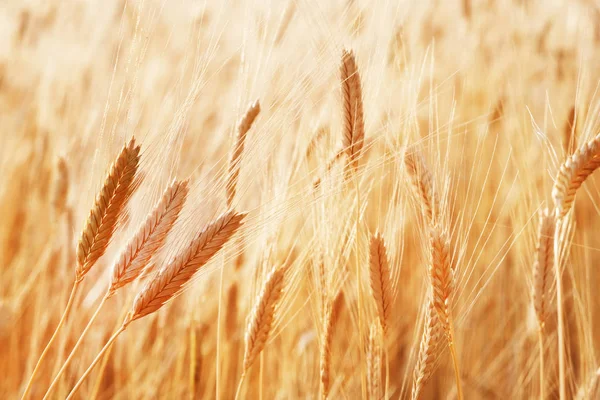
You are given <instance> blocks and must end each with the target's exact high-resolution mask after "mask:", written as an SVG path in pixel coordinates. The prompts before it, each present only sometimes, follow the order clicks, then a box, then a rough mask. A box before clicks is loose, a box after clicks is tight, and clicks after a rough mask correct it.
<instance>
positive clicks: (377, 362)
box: [367, 323, 383, 400]
mask: <svg viewBox="0 0 600 400" xmlns="http://www.w3.org/2000/svg"><path fill="white" fill-rule="evenodd" d="M379 329H380V328H379V326H378V323H373V324H371V328H370V329H369V341H368V343H367V393H368V398H369V399H373V400H379V399H382V398H383V391H382V388H381V362H382V357H381V354H382V351H381V346H380V345H379V340H380V334H379Z"/></svg>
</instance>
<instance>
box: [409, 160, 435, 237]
mask: <svg viewBox="0 0 600 400" xmlns="http://www.w3.org/2000/svg"><path fill="white" fill-rule="evenodd" d="M404 164H405V165H406V170H407V171H408V174H409V176H410V181H411V182H412V186H413V188H414V192H415V195H416V197H417V201H419V203H420V204H421V207H422V210H423V214H424V215H425V218H426V220H427V223H428V224H429V225H430V226H433V225H435V224H436V223H437V222H438V219H439V218H438V215H437V213H438V212H439V207H438V205H437V203H436V198H435V192H434V187H433V177H432V176H431V171H430V170H429V168H428V167H427V164H426V163H425V160H424V159H423V156H422V155H421V154H420V153H418V152H417V151H416V150H411V151H410V152H408V151H407V152H406V153H405V154H404Z"/></svg>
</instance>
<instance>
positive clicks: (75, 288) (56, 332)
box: [21, 280, 80, 400]
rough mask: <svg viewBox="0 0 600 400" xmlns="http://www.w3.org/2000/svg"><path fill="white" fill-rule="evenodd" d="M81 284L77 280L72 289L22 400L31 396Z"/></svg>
mask: <svg viewBox="0 0 600 400" xmlns="http://www.w3.org/2000/svg"><path fill="white" fill-rule="evenodd" d="M79 283H80V281H77V280H75V282H74V283H73V288H72V289H71V294H70V295H69V300H68V301H67V305H66V306H65V311H64V312H63V315H62V317H60V321H59V322H58V325H57V326H56V329H55V330H54V333H53V334H52V337H51V338H50V340H49V341H48V344H46V347H45V348H44V351H42V354H41V355H40V358H39V359H38V361H37V363H36V364H35V367H34V368H33V372H32V373H31V376H30V377H29V381H28V382H27V386H25V390H24V391H23V395H22V396H21V400H23V399H25V398H27V395H28V394H29V391H30V390H31V385H32V384H33V379H34V378H35V375H36V374H37V372H38V370H39V368H40V365H41V364H42V361H43V360H44V358H45V357H46V354H48V350H50V346H51V345H52V342H54V339H56V336H57V335H58V331H60V328H61V327H62V326H63V324H64V323H65V321H66V319H67V316H68V314H69V311H70V310H71V307H72V306H73V299H74V298H75V293H76V292H77V288H78V287H79Z"/></svg>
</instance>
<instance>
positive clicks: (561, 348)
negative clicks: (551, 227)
mask: <svg viewBox="0 0 600 400" xmlns="http://www.w3.org/2000/svg"><path fill="white" fill-rule="evenodd" d="M561 223H562V218H557V220H556V230H555V232H554V271H555V274H556V311H557V313H558V326H557V328H556V329H557V331H558V384H559V393H560V400H566V398H567V391H566V386H565V336H564V334H565V332H564V321H563V304H562V273H561V271H560V253H559V250H560V248H559V238H560V228H561Z"/></svg>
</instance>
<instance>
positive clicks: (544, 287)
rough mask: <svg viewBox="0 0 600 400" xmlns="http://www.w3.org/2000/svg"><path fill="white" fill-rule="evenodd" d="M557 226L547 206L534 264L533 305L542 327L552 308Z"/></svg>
mask: <svg viewBox="0 0 600 400" xmlns="http://www.w3.org/2000/svg"><path fill="white" fill-rule="evenodd" d="M555 228H556V220H555V217H554V215H553V214H551V213H550V211H549V210H548V209H547V208H546V209H545V210H544V211H542V212H541V213H540V226H539V229H538V236H537V249H536V254H535V262H534V265H533V305H534V309H535V314H536V317H537V320H538V323H539V325H540V328H542V327H543V326H544V323H545V321H546V319H547V317H548V310H549V309H550V307H549V303H550V298H551V293H550V288H551V286H552V279H553V276H552V271H553V270H552V267H553V266H554V232H555Z"/></svg>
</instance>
